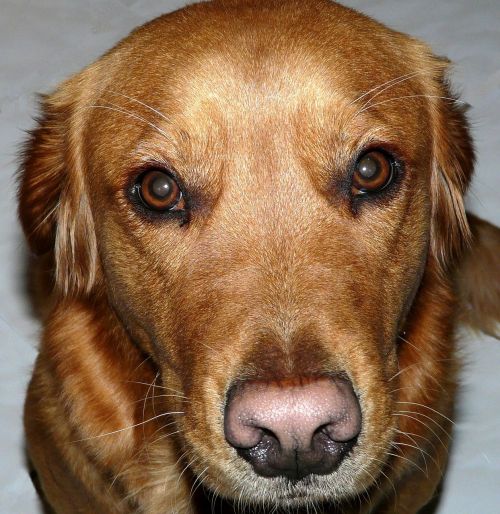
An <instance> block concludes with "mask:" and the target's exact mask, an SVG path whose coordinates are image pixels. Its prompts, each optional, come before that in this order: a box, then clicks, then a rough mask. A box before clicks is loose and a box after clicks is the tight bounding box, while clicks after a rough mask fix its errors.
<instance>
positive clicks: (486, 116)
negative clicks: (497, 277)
mask: <svg viewBox="0 0 500 514" xmlns="http://www.w3.org/2000/svg"><path fill="white" fill-rule="evenodd" d="M345 3H346V4H348V5H350V6H352V7H356V8H358V9H359V10H361V11H364V12H365V13H367V14H370V15H372V16H373V17H375V18H377V19H379V20H381V21H383V22H385V23H386V24H389V25H390V26H392V27H394V28H397V29H398V30H401V31H403V32H408V33H410V34H413V35H416V36H418V37H420V38H422V39H425V40H426V41H427V42H428V43H430V44H431V46H432V47H433V48H434V50H435V52H436V53H438V54H441V55H447V56H448V57H450V58H451V59H452V60H453V61H454V62H455V63H456V68H455V73H454V83H455V84H456V85H457V86H459V88H460V90H461V91H462V98H463V99H464V100H465V101H467V102H469V103H470V104H471V105H472V106H473V108H472V110H471V112H470V119H471V121H472V123H473V127H474V130H473V133H474V137H475V140H476V145H477V150H478V156H479V158H478V165H477V174H476V177H475V180H474V183H473V187H472V192H471V194H470V196H469V206H470V209H471V210H472V211H473V212H476V213H477V214H479V215H480V216H482V217H484V218H486V219H489V220H491V221H494V222H496V223H497V224H499V225H500V196H499V194H498V189H499V188H500V173H499V161H500V150H499V148H500V28H499V27H500V0H477V1H475V2H473V1H471V0H441V1H439V0H350V1H346V2H345ZM183 4H184V2H180V1H167V0H165V1H161V0H103V1H98V0H81V1H77V0H38V1H36V0H0V180H1V182H0V183H1V185H2V191H3V193H1V194H0V264H1V265H0V514H18V513H19V514H34V513H38V512H39V511H38V506H37V505H38V503H37V499H36V497H35V494H34V491H33V489H32V486H31V483H30V480H29V478H28V475H27V473H26V470H25V468H24V465H23V454H22V429H21V413H22V403H23V397H24V393H25V387H26V383H27V380H28V378H29V375H30V371H31V367H32V363H33V360H34V357H35V353H36V351H35V347H36V341H37V335H38V332H39V326H38V324H37V322H36V320H35V319H34V317H33V316H32V313H31V312H30V307H29V304H28V302H27V300H26V295H25V291H24V269H25V268H24V264H25V256H26V248H25V246H24V243H23V238H22V235H21V231H20V228H19V226H18V223H17V220H16V206H15V190H16V186H15V181H14V175H15V170H16V152H17V148H18V145H19V143H20V141H22V139H23V130H25V129H28V128H30V127H32V125H33V122H32V119H31V118H32V116H33V115H34V114H35V112H36V107H35V97H34V93H35V92H47V91H49V90H50V89H51V88H53V87H54V86H55V85H56V84H57V83H58V82H59V81H60V80H62V79H63V78H65V77H66V76H68V75H69V74H71V73H72V72H75V71H78V70H79V69H81V68H82V67H84V66H85V65H86V64H88V63H89V62H90V61H92V60H93V59H95V58H97V57H98V56H99V55H100V54H101V53H102V52H103V51H105V50H106V49H108V48H109V47H111V46H112V45H113V44H114V43H115V42H116V41H118V40H119V39H120V38H122V37H123V36H125V35H126V34H127V33H128V32H129V31H130V30H131V29H132V28H134V27H135V26H137V25H139V24H141V23H142V22H144V21H146V20H148V19H151V18H153V17H155V16H157V15H159V14H162V13H164V12H167V11H169V10H171V9H172V8H174V7H180V6H182V5H183ZM492 272H493V270H492ZM496 272H497V273H499V272H500V271H499V270H496ZM462 345H463V348H464V353H465V356H466V362H467V364H466V367H465V369H464V371H463V374H462V383H463V390H462V397H461V400H460V409H459V419H458V421H457V426H456V431H455V436H456V437H455V445H454V447H453V452H452V455H451V468H450V471H449V474H448V480H447V482H446V487H445V494H444V498H443V501H442V504H441V506H440V509H439V514H499V513H500V366H499V364H500V343H499V342H498V341H494V340H493V339H488V338H472V337H468V338H465V339H464V341H463V344H462ZM96 514H98V513H96Z"/></svg>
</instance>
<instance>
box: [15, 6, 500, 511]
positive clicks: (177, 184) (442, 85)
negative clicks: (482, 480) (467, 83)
mask: <svg viewBox="0 0 500 514" xmlns="http://www.w3.org/2000/svg"><path fill="white" fill-rule="evenodd" d="M448 66H449V63H448V61H447V60H445V59H443V58H439V57H436V56H434V55H433V54H432V52H431V50H430V49H429V48H428V47H427V46H426V45H425V44H424V43H421V42H419V41H417V40H415V39H413V38H411V37H408V36H406V35H404V34H401V33H398V32H395V31H393V30H390V29H388V28H385V27H384V26H382V25H380V24H379V23H377V22H376V21H374V20H372V19H370V18H368V17H366V16H363V15H361V14H359V13H357V12H356V11H354V10H351V9H348V8H346V7H342V6H340V5H338V4H335V3H333V2H329V1H326V0H300V1H299V0H214V1H211V2H203V3H199V4H194V5H190V6H188V7H186V8H184V9H181V10H179V11H176V12H174V13H171V14H168V15H165V16H162V17H160V18H158V19H156V20H154V21H152V22H150V23H147V24H146V25H144V26H142V27H140V28H138V29H136V30H135V31H133V32H132V33H131V34H130V35H129V36H128V37H127V38H125V39H124V40H123V41H121V42H120V43H119V44H117V45H116V46H115V47H114V48H113V49H112V50H110V51H109V52H108V53H106V54H105V55H104V56H103V57H101V58H100V59H99V60H97V61H96V62H94V63H93V64H91V65H90V66H88V67H87V68H86V69H84V70H83V71H82V72H80V73H78V74H76V75H74V76H73V77H71V78H70V79H69V80H67V81H66V82H64V83H63V84H62V85H61V86H60V87H58V88H57V90H56V91H55V92H53V93H52V94H50V95H48V96H45V97H43V99H42V112H41V116H40V118H39V120H38V125H37V127H36V128H35V129H34V130H33V131H32V133H31V134H30V136H29V138H28V140H27V142H26V144H25V147H24V152H23V159H22V164H21V171H20V184H19V215H20V220H21V223H22V226H23V229H24V232H25V234H26V238H27V241H28V243H29V245H30V248H31V250H32V252H33V254H34V255H36V256H38V258H37V261H36V262H37V265H36V267H35V268H36V269H35V271H34V273H35V274H36V276H37V278H36V282H37V284H38V291H39V294H41V295H42V303H43V304H44V307H45V310H46V313H45V315H44V330H43V335H42V339H41V346H40V351H39V355H38V358H37V361H36V364H35V368H34V372H33V376H32V379H31V383H30V385H29V390H28V394H27V399H26V405H25V427H26V439H27V451H28V455H29V459H30V462H31V463H32V466H33V468H34V470H35V472H36V475H37V477H38V481H39V486H40V490H41V492H42V494H43V496H44V498H45V500H46V502H47V508H48V509H51V510H52V511H53V512H56V513H58V514H61V513H65V514H70V513H71V514H74V513H92V514H96V513H100V514H108V513H109V514H115V513H116V514H118V513H120V514H125V513H144V514H160V513H179V514H188V513H207V512H210V510H211V509H213V510H214V511H217V510H220V511H224V512H232V513H237V512H245V511H246V512H276V511H285V512H286V511H290V512H302V511H303V512H309V511H314V512H323V513H342V514H349V513H351V512H353V513H354V512H356V513H357V512H359V513H364V514H368V513H371V514H383V513H389V512H391V513H392V512H397V513H402V514H414V513H417V512H420V511H421V509H423V508H424V507H425V506H426V505H428V504H429V502H431V501H433V498H434V497H435V495H436V492H437V491H438V489H439V485H440V483H441V480H442V478H443V474H444V471H445V468H446V461H447V453H448V448H449V444H450V437H451V428H452V419H453V410H454V400H455V393H456V388H457V372H458V369H459V361H458V359H457V357H456V344H455V332H456V327H457V325H458V323H459V322H460V321H463V322H465V323H468V324H469V325H471V326H473V327H474V328H476V329H479V330H484V331H487V332H489V333H492V334H497V335H498V332H497V322H498V319H499V318H500V315H499V299H500V279H499V274H498V264H499V255H500V234H499V232H500V230H499V229H498V228H496V227H494V226H492V225H490V224H488V223H487V222H485V221H482V220H479V219H478V218H476V217H474V216H472V215H468V214H466V212H465V209H464V194H465V193H466V190H467V187H468V184H469V182H470V179H471V175H472V172H473V163H474V150H473V145H472V141H471V138H470V135H469V129H468V123H467V120H466V116H465V106H464V104H463V103H462V102H460V101H459V100H458V99H457V97H456V96H454V94H453V92H452V91H451V90H450V86H449V83H448V80H447V70H448ZM40 291H42V292H41V293H40ZM48 291H50V292H48Z"/></svg>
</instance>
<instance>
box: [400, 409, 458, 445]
mask: <svg viewBox="0 0 500 514" xmlns="http://www.w3.org/2000/svg"><path fill="white" fill-rule="evenodd" d="M392 415H393V416H400V417H405V418H408V419H412V420H413V421H416V422H417V423H420V424H421V425H423V426H424V427H425V428H426V429H427V430H429V432H431V433H432V434H433V435H434V436H435V437H436V439H437V440H438V441H439V442H440V443H441V446H442V447H443V448H444V449H445V450H446V452H448V446H446V444H444V442H443V440H442V439H441V437H439V435H438V434H437V433H436V431H435V430H433V429H432V428H431V427H430V426H429V425H428V424H427V423H425V422H423V421H422V420H421V419H418V418H416V417H414V416H409V415H408V414H403V413H400V412H393V413H392Z"/></svg>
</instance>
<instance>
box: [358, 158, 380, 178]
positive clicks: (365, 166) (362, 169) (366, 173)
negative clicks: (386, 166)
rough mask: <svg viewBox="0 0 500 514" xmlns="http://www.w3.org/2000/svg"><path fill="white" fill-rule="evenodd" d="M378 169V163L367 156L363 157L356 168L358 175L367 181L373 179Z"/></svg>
mask: <svg viewBox="0 0 500 514" xmlns="http://www.w3.org/2000/svg"><path fill="white" fill-rule="evenodd" d="M379 169H380V166H379V165H378V162H377V161H376V160H375V159H373V158H372V157H370V156H369V155H367V156H366V157H364V158H363V159H362V160H361V161H360V163H359V166H358V170H359V173H360V174H361V175H363V177H364V178H367V179H370V178H373V177H375V175H377V173H378V172H379Z"/></svg>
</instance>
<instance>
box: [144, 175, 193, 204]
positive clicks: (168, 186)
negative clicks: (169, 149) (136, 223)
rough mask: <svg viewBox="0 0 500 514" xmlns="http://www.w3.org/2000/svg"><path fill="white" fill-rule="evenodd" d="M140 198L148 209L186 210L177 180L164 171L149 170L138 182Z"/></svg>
mask: <svg viewBox="0 0 500 514" xmlns="http://www.w3.org/2000/svg"><path fill="white" fill-rule="evenodd" d="M137 190H138V193H139V197H140V199H141V201H142V203H143V204H144V206H145V207H147V208H148V209H152V210H155V211H174V210H176V211H179V210H182V209H183V208H184V200H183V197H182V191H181V189H180V187H179V184H178V183H177V182H176V180H175V178H174V177H172V176H171V175H170V174H169V173H167V172H165V171H163V170H149V171H147V172H145V173H143V174H142V175H141V176H140V177H139V180H138V182H137Z"/></svg>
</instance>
